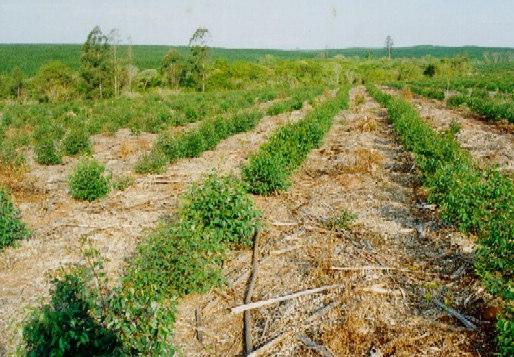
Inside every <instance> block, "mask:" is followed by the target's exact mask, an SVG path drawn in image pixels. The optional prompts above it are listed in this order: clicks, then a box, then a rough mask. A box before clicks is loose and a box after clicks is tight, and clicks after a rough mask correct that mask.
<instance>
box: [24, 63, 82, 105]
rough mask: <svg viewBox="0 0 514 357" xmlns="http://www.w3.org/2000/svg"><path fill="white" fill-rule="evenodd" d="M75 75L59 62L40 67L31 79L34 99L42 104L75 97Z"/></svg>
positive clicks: (76, 81)
mask: <svg viewBox="0 0 514 357" xmlns="http://www.w3.org/2000/svg"><path fill="white" fill-rule="evenodd" d="M77 85H78V78H77V74H76V73H75V72H73V71H72V70H71V68H69V67H68V66H67V65H65V64H64V63H62V62H59V61H52V62H48V63H46V64H44V65H42V66H41V68H40V69H39V71H38V73H37V74H36V76H35V77H34V78H33V79H32V86H33V89H34V94H35V97H36V98H37V99H38V100H39V101H42V102H48V101H50V102H58V101H63V100H70V99H73V98H75V97H76V96H77Z"/></svg>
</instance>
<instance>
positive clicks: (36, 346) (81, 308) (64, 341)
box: [23, 274, 118, 357]
mask: <svg viewBox="0 0 514 357" xmlns="http://www.w3.org/2000/svg"><path fill="white" fill-rule="evenodd" d="M86 283H87V280H85V278H84V277H83V276H81V274H66V275H64V276H63V277H62V278H58V279H55V280H54V281H53V289H52V291H51V296H52V298H51V301H50V303H49V304H48V305H45V306H43V307H42V308H41V309H37V310H34V311H33V313H32V315H31V317H30V319H29V320H28V321H27V323H26V325H25V326H24V328H23V338H24V340H25V344H26V347H25V348H26V355H27V356H33V357H36V356H88V355H95V356H99V355H116V353H115V351H116V350H117V347H118V342H117V340H116V336H115V335H114V334H113V333H111V332H110V331H109V330H107V329H106V328H105V327H104V326H102V325H101V324H100V322H99V321H97V320H96V319H95V318H94V317H93V316H92V315H91V310H93V309H95V308H96V306H95V305H96V301H97V296H95V294H94V293H93V292H92V291H91V290H90V289H89V288H88V287H87V284H86Z"/></svg>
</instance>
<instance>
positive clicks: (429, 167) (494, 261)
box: [368, 86, 514, 356]
mask: <svg viewBox="0 0 514 357" xmlns="http://www.w3.org/2000/svg"><path fill="white" fill-rule="evenodd" d="M368 90H369V92H370V93H371V95H372V96H373V97H374V98H375V99H376V100H377V101H378V102H380V103H381V104H382V105H384V106H385V107H386V108H387V109H388V112H389V117H390V119H391V121H392V122H393V126H394V128H395V130H396V131H397V132H398V135H399V136H400V138H401V141H402V143H403V145H404V147H405V148H406V149H407V150H409V151H412V152H413V153H414V155H415V160H416V164H417V166H418V168H419V169H420V171H421V173H422V179H423V183H424V185H425V187H427V188H428V190H429V201H430V202H434V203H437V204H438V205H439V207H440V214H441V217H442V218H443V219H444V220H446V221H448V222H449V223H452V224H454V225H456V226H457V227H458V228H459V229H460V230H462V231H463V232H470V233H474V234H476V235H477V236H478V237H479V240H478V247H477V249H476V265H475V266H476V271H477V274H478V275H479V276H480V277H481V278H482V280H483V282H484V284H485V286H486V287H487V289H488V290H489V291H490V292H491V293H492V294H494V295H497V296H499V297H501V298H502V299H503V301H504V302H505V306H504V309H503V315H502V317H501V318H499V320H498V322H497V325H496V327H497V336H498V346H499V352H500V353H501V354H502V355H504V356H511V355H513V353H514V346H513V339H512V338H513V336H514V281H513V276H514V275H513V274H514V259H513V258H514V257H513V255H512V254H513V252H514V241H513V240H512V237H514V182H513V181H512V180H511V179H510V178H508V177H506V176H503V175H502V174H501V173H499V172H498V170H496V169H494V168H491V169H486V170H480V169H479V168H478V167H477V166H476V165H475V164H474V163H473V161H472V159H471V157H470V155H469V153H468V152H466V151H464V150H462V149H461V148H460V147H459V145H458V143H457V141H456V140H455V138H454V134H455V133H453V132H446V133H442V134H440V133H438V132H437V131H435V130H434V129H432V127H431V126H430V125H428V124H427V123H425V121H424V120H423V119H422V118H421V117H420V115H419V113H418V112H417V111H416V110H415V108H414V107H413V106H412V105H410V104H409V103H408V102H406V101H405V100H403V99H401V98H396V97H392V96H390V95H388V94H385V93H383V92H381V91H379V90H378V89H376V88H375V87H373V86H370V87H369V88H368Z"/></svg>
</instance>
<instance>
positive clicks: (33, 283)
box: [0, 105, 310, 355]
mask: <svg viewBox="0 0 514 357" xmlns="http://www.w3.org/2000/svg"><path fill="white" fill-rule="evenodd" d="M309 110H310V107H309V106H308V105H306V106H304V108H303V109H302V110H299V111H295V112H292V113H285V114H281V115H277V116H266V117H264V118H263V119H262V121H261V122H260V123H259V125H258V126H257V127H256V128H255V129H254V130H252V131H250V132H248V133H242V134H238V135H234V136H232V137H230V138H228V139H227V140H224V141H223V142H221V143H220V144H219V145H218V146H217V147H216V148H215V149H214V150H212V151H208V152H204V153H203V154H202V155H201V156H200V157H198V158H194V159H187V160H180V161H178V162H176V163H174V164H173V165H170V166H169V167H168V169H167V171H166V172H165V173H164V174H162V175H146V176H142V175H135V174H133V167H134V164H135V162H136V161H137V159H138V157H139V156H140V155H141V154H142V153H143V152H145V151H147V150H149V148H150V147H151V145H152V143H153V142H154V140H155V135H152V134H142V135H139V136H132V135H131V134H130V132H129V131H128V130H120V131H119V132H117V133H116V134H115V135H113V136H105V135H97V136H94V137H93V143H94V149H93V152H94V157H95V158H96V159H97V160H99V161H100V162H102V163H103V164H105V165H106V167H107V170H108V171H109V172H111V173H112V174H113V176H114V178H116V177H122V176H127V175H129V176H133V177H134V180H135V183H134V184H133V185H132V186H131V187H129V188H127V189H126V190H125V191H117V192H111V193H110V194H109V196H108V197H106V198H105V199H101V200H98V201H95V202H91V203H88V202H79V201H75V200H73V199H72V198H71V197H70V196H69V194H68V189H67V176H68V175H69V173H70V172H71V170H72V168H73V166H74V164H75V162H76V159H66V160H65V162H64V163H63V164H62V165H59V166H40V165H37V164H35V163H34V162H33V160H29V161H30V170H29V172H28V173H17V174H18V175H19V179H18V180H17V181H16V182H15V180H12V179H11V180H9V183H10V184H11V187H12V188H13V189H14V197H15V200H16V203H17V205H18V206H19V207H20V209H21V214H22V218H23V220H24V221H25V222H27V224H28V225H29V226H30V229H31V230H32V237H31V238H30V239H28V240H26V241H23V242H21V243H20V244H19V245H18V246H15V247H11V248H8V249H5V250H4V251H3V252H1V253H0V331H2V333H1V334H0V355H1V354H2V353H1V351H2V346H4V350H5V351H14V349H15V347H16V345H17V344H18V343H19V341H20V338H21V336H20V326H21V322H22V320H23V319H24V317H25V316H26V313H27V312H28V309H29V308H30V307H31V306H33V305H35V304H37V303H39V302H40V301H41V300H42V299H43V300H44V299H45V298H46V297H47V295H48V290H49V276H50V275H51V274H52V273H54V272H55V271H56V270H57V269H58V268H59V267H61V266H62V265H64V264H69V263H76V262H79V261H80V260H81V254H80V238H81V237H89V238H90V240H91V241H92V242H93V243H94V245H95V246H96V247H97V248H98V249H99V250H100V252H101V254H102V256H104V257H105V258H106V259H107V261H108V262H107V264H106V271H107V274H108V276H110V277H117V276H119V275H120V274H122V272H123V269H124V263H125V261H126V259H127V258H128V257H130V256H131V255H132V254H133V252H134V251H135V248H136V246H137V244H138V241H139V239H140V238H141V237H142V236H143V232H144V231H145V230H146V229H149V228H151V227H154V226H155V225H156V223H157V221H158V220H159V219H160V218H161V217H163V216H165V215H169V214H172V212H173V211H174V209H175V208H176V206H177V204H178V197H179V196H180V195H181V194H182V193H183V192H184V190H185V189H186V188H187V186H188V185H189V184H190V183H191V182H193V181H195V180H197V179H199V178H200V177H202V175H205V174H207V173H209V172H211V171H217V172H220V173H224V174H227V173H231V172H233V171H236V170H237V168H238V167H239V166H240V165H241V164H242V163H243V162H244V160H245V159H246V158H247V157H248V155H250V154H251V153H252V152H253V151H255V150H256V149H257V148H258V147H259V146H260V145H261V144H262V143H263V142H265V141H266V140H267V138H268V137H269V135H270V134H271V133H272V132H273V131H274V130H275V129H276V128H277V127H279V126H281V125H283V124H285V123H287V122H292V121H295V120H299V119H300V118H301V117H303V116H304V115H305V114H306V112H307V111H309ZM177 130H180V129H177ZM114 280H115V279H114Z"/></svg>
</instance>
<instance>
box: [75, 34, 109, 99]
mask: <svg viewBox="0 0 514 357" xmlns="http://www.w3.org/2000/svg"><path fill="white" fill-rule="evenodd" d="M113 73H114V65H113V59H112V54H111V45H110V43H109V39H108V37H107V36H106V35H104V34H103V33H102V31H101V30H100V28H99V27H98V26H96V27H95V28H94V29H93V30H92V31H91V32H90V33H89V35H88V36H87V40H86V42H85V43H84V45H82V49H81V52H80V75H81V76H82V79H83V91H84V92H85V94H86V96H87V97H88V98H108V97H110V96H112V95H113V79H114V78H113V76H112V74H113Z"/></svg>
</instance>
